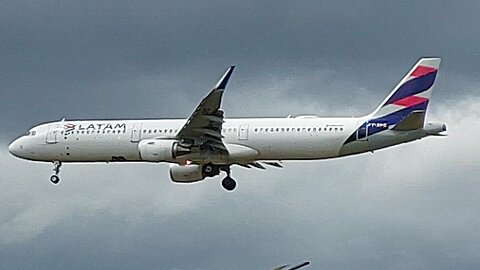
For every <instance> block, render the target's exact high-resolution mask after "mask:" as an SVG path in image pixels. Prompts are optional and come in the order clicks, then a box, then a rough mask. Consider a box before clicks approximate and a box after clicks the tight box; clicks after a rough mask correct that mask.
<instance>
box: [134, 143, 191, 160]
mask: <svg viewBox="0 0 480 270" xmlns="http://www.w3.org/2000/svg"><path fill="white" fill-rule="evenodd" d="M138 152H139V154H140V158H141V159H142V160H145V161H152V162H160V161H170V162H172V161H175V159H176V158H177V157H178V156H180V155H184V154H187V153H189V152H190V149H188V148H185V147H182V146H181V145H180V144H179V143H178V141H176V140H162V139H147V140H141V141H140V142H139V143H138Z"/></svg>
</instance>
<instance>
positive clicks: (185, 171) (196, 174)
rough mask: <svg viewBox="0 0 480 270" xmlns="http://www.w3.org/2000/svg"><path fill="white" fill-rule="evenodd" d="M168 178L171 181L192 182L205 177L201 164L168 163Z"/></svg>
mask: <svg viewBox="0 0 480 270" xmlns="http://www.w3.org/2000/svg"><path fill="white" fill-rule="evenodd" d="M170 178H171V179H172V181H173V182H178V183H192V182H198V181H201V180H203V179H205V174H204V173H203V166H202V165H197V164H192V165H184V166H180V165H178V164H172V165H170Z"/></svg>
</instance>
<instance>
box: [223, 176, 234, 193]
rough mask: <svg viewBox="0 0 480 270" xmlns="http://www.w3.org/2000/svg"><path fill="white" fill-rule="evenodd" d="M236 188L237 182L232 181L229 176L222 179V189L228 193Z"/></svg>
mask: <svg viewBox="0 0 480 270" xmlns="http://www.w3.org/2000/svg"><path fill="white" fill-rule="evenodd" d="M236 186H237V182H235V180H233V178H231V177H230V176H227V177H225V178H223V180H222V187H223V188H224V189H226V190H228V191H233V190H234V189H235V187H236Z"/></svg>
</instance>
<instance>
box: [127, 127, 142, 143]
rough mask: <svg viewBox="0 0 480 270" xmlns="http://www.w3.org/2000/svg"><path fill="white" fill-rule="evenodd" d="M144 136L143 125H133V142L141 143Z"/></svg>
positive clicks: (131, 139)
mask: <svg viewBox="0 0 480 270" xmlns="http://www.w3.org/2000/svg"><path fill="white" fill-rule="evenodd" d="M141 135H142V123H135V124H133V128H132V135H131V138H130V141H131V142H139V141H140V139H141Z"/></svg>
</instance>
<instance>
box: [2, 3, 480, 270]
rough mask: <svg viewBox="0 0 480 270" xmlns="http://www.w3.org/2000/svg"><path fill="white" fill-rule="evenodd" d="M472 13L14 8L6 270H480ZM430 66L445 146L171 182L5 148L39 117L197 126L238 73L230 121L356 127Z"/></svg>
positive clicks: (5, 132)
mask: <svg viewBox="0 0 480 270" xmlns="http://www.w3.org/2000/svg"><path fill="white" fill-rule="evenodd" d="M479 12H480V4H479V2H478V1H395V2H393V1H261V2H258V1H235V2H233V1H142V0H141V1H123V0H116V1H89V0H87V1H80V2H79V1H65V0H64V1H50V0H45V1H41V2H39V1H0V39H1V42H0V63H1V64H0V108H1V114H0V121H1V122H2V128H1V129H0V143H1V145H2V148H3V149H4V150H3V151H1V152H0V172H1V173H0V261H1V262H2V268H6V269H92V268H96V269H98V268H110V269H182V270H188V269H192V270H193V269H197V270H198V269H227V268H228V269H234V270H237V269H238V270H240V269H270V268H272V267H273V266H275V265H279V264H282V263H296V262H301V261H303V260H310V261H311V262H312V263H313V265H312V266H311V267H310V268H311V269H454V268H456V269H478V268H479V267H480V251H479V250H480V244H479V243H480V233H479V230H478V228H479V226H480V215H479V213H478V209H479V207H480V202H479V199H478V197H479V196H478V195H479V192H480V184H479V183H478V175H480V166H478V164H477V163H478V160H480V154H479V151H478V150H479V148H478V146H477V145H478V143H477V141H476V134H478V133H479V132H480V121H479V117H480V109H479V108H480V92H479V84H480V80H479V78H480V77H479V76H480V30H479V29H480V21H479V20H478V13H479ZM421 56H441V57H442V58H443V62H442V66H441V71H440V75H439V77H438V80H437V84H436V88H435V92H434V94H433V97H432V102H431V105H430V108H429V116H428V117H429V119H430V120H433V121H441V122H445V123H447V125H448V126H449V137H447V138H427V139H425V140H421V141H417V142H414V143H411V144H406V145H401V146H397V147H394V148H391V149H388V150H384V151H379V152H376V153H375V154H364V155H360V156H356V157H348V158H342V159H336V160H327V161H316V162H289V163H286V164H285V168H284V169H281V170H279V169H269V170H267V171H258V170H246V169H243V168H235V169H234V172H233V175H234V177H235V178H236V179H237V180H238V184H239V185H238V189H237V190H236V191H235V192H233V193H227V192H224V191H223V190H222V189H221V187H220V183H219V180H220V178H215V179H209V180H207V181H205V182H201V183H197V184H192V185H178V184H173V183H171V182H170V180H169V177H168V166H167V165H158V164H126V165H125V164H110V165H106V164H94V165H79V164H67V165H65V166H64V167H63V168H62V183H61V184H60V185H58V186H53V185H51V184H50V183H49V181H48V177H49V175H50V173H51V165H50V164H43V163H33V162H27V161H23V160H18V159H15V158H13V157H11V156H10V155H9V154H8V153H7V152H6V145H7V144H8V143H9V142H10V141H12V140H13V139H14V138H15V137H16V136H18V135H20V134H22V133H24V132H25V131H26V130H27V129H28V128H30V127H31V126H33V125H36V124H38V123H40V122H46V121H52V120H57V119H60V118H61V117H67V118H70V119H77V118H135V117H141V118H145V117H158V118H161V117H168V118H171V117H178V118H184V117H185V118H186V117H188V116H189V114H190V113H191V112H192V111H193V109H194V108H195V106H196V105H197V104H198V102H199V101H200V100H201V98H202V97H203V96H204V95H205V94H206V93H207V92H208V90H209V89H210V88H211V87H212V86H213V84H214V83H215V81H216V80H217V79H218V78H219V77H220V75H221V74H222V72H223V71H224V70H225V68H226V67H227V66H229V65H232V64H236V65H237V69H236V70H235V73H234V75H233V77H232V81H231V83H230V85H229V87H228V89H227V92H226V94H225V96H224V102H223V108H224V110H225V111H226V115H227V116H234V117H239V116H286V115H288V114H320V115H361V114H363V113H367V112H369V111H370V110H372V109H373V108H374V107H375V106H376V105H377V104H378V103H379V102H380V101H381V100H383V99H384V97H385V96H386V95H387V94H388V92H389V91H390V89H391V88H392V87H393V86H394V85H395V84H396V83H397V82H398V81H399V80H400V79H401V78H402V77H403V75H404V74H405V73H406V72H407V71H408V70H409V69H410V67H411V66H412V65H413V64H414V63H415V61H416V60H417V59H418V58H419V57H421Z"/></svg>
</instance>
